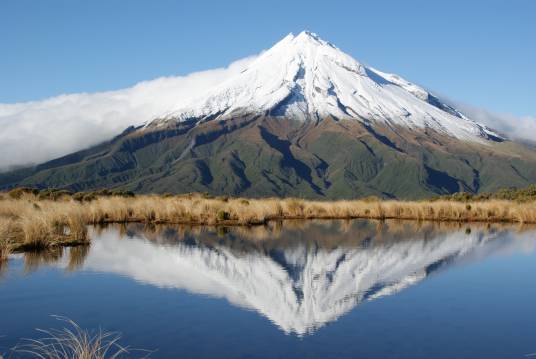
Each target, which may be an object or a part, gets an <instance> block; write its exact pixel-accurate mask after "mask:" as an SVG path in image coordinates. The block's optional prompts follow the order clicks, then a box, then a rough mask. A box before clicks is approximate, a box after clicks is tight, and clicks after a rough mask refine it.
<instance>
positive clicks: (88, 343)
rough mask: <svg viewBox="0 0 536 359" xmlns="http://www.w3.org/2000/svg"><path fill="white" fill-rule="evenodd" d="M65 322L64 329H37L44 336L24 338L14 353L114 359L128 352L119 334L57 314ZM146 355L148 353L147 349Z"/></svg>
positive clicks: (60, 358) (53, 358)
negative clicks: (92, 328) (84, 326)
mask: <svg viewBox="0 0 536 359" xmlns="http://www.w3.org/2000/svg"><path fill="white" fill-rule="evenodd" d="M56 319H58V320H60V321H62V322H64V323H65V325H66V326H65V327H64V328H62V329H48V330H43V329H37V331H39V332H40V333H42V334H43V335H44V337H43V338H40V339H23V341H22V342H21V344H19V345H18V346H16V347H15V348H13V351H14V352H15V353H20V354H24V355H30V356H32V357H36V358H41V359H114V358H119V357H121V356H123V355H127V354H129V351H128V350H127V348H125V347H123V346H121V345H120V344H119V340H120V339H121V336H120V335H119V334H118V333H113V332H104V331H102V330H98V331H96V332H89V331H87V330H84V329H82V328H80V326H78V324H76V323H75V322H74V321H72V320H70V319H67V318H63V317H56ZM144 354H145V355H143V357H147V356H148V352H145V353H144Z"/></svg>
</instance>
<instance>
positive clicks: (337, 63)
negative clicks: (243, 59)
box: [0, 32, 536, 199]
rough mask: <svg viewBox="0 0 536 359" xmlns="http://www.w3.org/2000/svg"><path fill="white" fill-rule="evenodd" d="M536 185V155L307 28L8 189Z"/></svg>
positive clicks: (424, 192)
mask: <svg viewBox="0 0 536 359" xmlns="http://www.w3.org/2000/svg"><path fill="white" fill-rule="evenodd" d="M535 182H536V151H534V150H533V149H531V148H528V147H525V146H523V145H522V144H517V143H514V142H512V141H510V140H508V139H507V138H505V137H503V136H501V135H500V134H498V133H496V132H494V131H493V130H492V129H489V128H487V127H486V126H484V125H482V124H479V123H477V122H475V121H473V120H471V119H470V118H468V117H466V116H464V115H463V114H462V113H461V112H459V111H458V110H456V109H455V108H453V107H452V106H450V105H448V104H447V103H445V102H444V101H442V100H441V99H440V98H438V97H437V96H435V95H433V94H431V93H430V92H429V91H427V90H425V89H424V88H422V87H420V86H418V85H415V84H413V83H411V82H409V81H407V80H405V79H403V78H401V77H400V76H397V75H394V74H388V73H384V72H381V71H378V70H376V69H374V68H372V67H367V66H365V65H363V64H361V63H359V62H358V61H356V60H354V59H353V58H352V57H351V56H349V55H347V54H345V53H344V52H342V51H341V50H339V49H338V48H337V47H335V46H334V45H332V44H330V43H329V42H326V41H324V40H322V39H320V38H319V37H318V36H317V35H315V34H313V33H310V32H302V33H300V34H299V35H297V36H294V35H292V34H290V35H288V36H286V37H285V38H284V39H282V40H281V41H279V42H278V43H277V44H275V45H274V46H273V47H272V48H270V49H269V50H267V51H265V52H263V53H261V54H260V55H259V56H258V57H257V58H255V59H254V60H253V61H251V62H250V63H249V64H248V65H247V66H246V67H245V68H244V70H243V71H241V72H240V73H238V74H237V75H235V76H234V77H231V78H229V79H227V80H225V81H224V82H222V83H220V84H219V85H218V86H216V87H214V88H211V89H208V90H207V91H206V92H205V93H204V94H203V95H202V96H200V97H197V98H194V99H192V100H189V101H186V102H183V103H182V105H180V106H178V108H177V109H176V110H175V111H172V112H170V113H168V114H165V115H163V116H160V117H159V118H155V119H154V120H152V121H149V122H148V123H146V124H145V125H143V126H140V127H137V128H134V127H132V128H129V129H127V130H125V131H124V132H123V133H122V134H121V135H119V136H117V137H116V138H114V139H112V140H111V141H109V142H106V143H103V144H101V145H98V146H95V147H92V148H89V149H87V150H83V151H80V152H76V153H73V154H71V155H68V156H65V157H62V158H59V159H56V160H53V161H49V162H47V163H44V164H41V165H38V166H36V167H32V168H26V169H22V170H17V171H14V172H9V173H5V174H3V175H1V176H0V187H1V188H10V187H14V186H20V185H24V186H36V187H61V188H68V189H71V190H75V191H78V190H91V189H96V188H102V187H108V188H111V187H113V188H118V189H125V190H132V191H135V192H156V193H163V192H173V193H178V192H192V191H202V192H209V193H211V194H227V195H242V196H254V197H257V196H298V197H309V198H330V199H333V198H350V197H359V196H366V195H377V196H381V197H389V198H423V197H426V196H430V195H434V194H446V193H452V192H457V191H467V192H473V193H476V192H481V191H492V190H496V189H498V188H500V187H521V186H526V185H529V184H531V183H535Z"/></svg>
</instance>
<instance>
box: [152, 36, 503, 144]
mask: <svg viewBox="0 0 536 359" xmlns="http://www.w3.org/2000/svg"><path fill="white" fill-rule="evenodd" d="M243 114H248V115H249V114H264V115H269V116H272V117H282V118H291V119H296V120H302V121H307V120H317V121H318V120H321V119H322V118H326V117H332V118H334V119H336V120H343V119H351V120H358V121H361V122H363V123H366V124H367V125H372V124H374V123H377V122H379V123H386V124H388V125H394V126H404V127H409V128H420V129H426V128H431V129H434V130H436V131H438V132H440V133H444V134H446V135H450V136H454V137H457V138H460V139H466V140H479V139H484V138H488V137H490V136H493V137H499V136H498V135H497V134H496V133H494V132H492V131H491V130H489V129H488V128H486V127H485V126H483V125H480V124H478V123H476V122H474V121H472V120H470V119H468V118H467V117H465V116H464V115H463V114H461V113H460V112H458V111H457V110H456V109H454V108H452V107H451V106H449V105H447V104H445V103H443V102H441V101H440V100H439V99H438V98H437V97H435V96H434V95H432V94H431V93H429V92H428V91H426V90H425V89H424V88H422V87H420V86H418V85H416V84H413V83H411V82H409V81H407V80H405V79H403V78H402V77H400V76H398V75H394V74H388V73H384V72H381V71H378V70H376V69H374V68H372V67H367V66H364V65H362V64H361V63H359V62H358V61H356V60H355V59H354V58H352V57H351V56H349V55H348V54H346V53H344V52H343V51H341V50H340V49H338V48H337V47H335V46H334V45H332V44H331V43H329V42H327V41H324V40H322V39H321V38H320V37H319V36H318V35H316V34H314V33H312V32H309V31H303V32H301V33H300V34H298V35H296V36H295V35H293V34H289V35H287V36H286V37H285V38H283V39H282V40H281V41H279V42H278V43H277V44H275V45H274V46H273V47H272V48H270V49H269V50H267V51H265V52H263V53H261V54H260V55H259V56H258V57H257V58H256V59H255V60H254V61H252V62H251V63H250V64H249V65H248V66H247V67H246V68H245V69H244V70H243V71H242V72H241V73H240V74H238V75H236V76H234V77H233V78H230V79H228V80H227V81H225V82H223V83H221V84H220V85H219V86H217V87H215V88H212V89H210V90H208V91H207V92H206V93H205V94H204V95H203V96H201V97H199V98H196V99H193V100H191V101H189V102H188V103H186V104H184V105H183V106H181V108H180V109H179V110H177V111H174V112H172V113H170V114H168V115H166V116H164V117H163V118H159V119H157V120H155V121H153V123H152V124H150V125H154V126H159V125H163V124H165V123H167V122H170V121H184V120H188V119H196V120H199V121H203V120H207V119H215V118H218V119H226V118H230V117H233V116H239V115H243Z"/></svg>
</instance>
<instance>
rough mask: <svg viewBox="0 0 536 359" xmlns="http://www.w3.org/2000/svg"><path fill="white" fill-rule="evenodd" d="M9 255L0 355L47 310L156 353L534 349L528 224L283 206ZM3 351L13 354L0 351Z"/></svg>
mask: <svg viewBox="0 0 536 359" xmlns="http://www.w3.org/2000/svg"><path fill="white" fill-rule="evenodd" d="M91 232H92V236H93V238H94V239H93V241H92V244H91V246H90V247H76V248H71V249H63V250H56V251H49V252H43V253H34V254H25V255H14V256H13V257H12V258H11V259H10V261H9V263H8V265H7V267H4V268H3V273H2V274H1V275H0V354H1V353H4V354H9V348H10V347H12V346H14V345H15V344H17V342H18V341H19V339H20V338H32V337H36V334H37V333H36V332H35V328H51V327H58V325H59V323H58V322H57V321H56V320H55V319H53V318H52V317H51V315H52V314H55V315H63V316H66V317H69V318H71V319H73V320H75V321H76V322H77V323H78V324H80V326H82V327H84V328H88V329H91V328H99V327H101V328H104V329H106V330H111V331H119V332H121V333H122V343H123V344H126V345H129V346H130V347H134V348H143V349H148V350H155V352H154V353H153V354H152V355H151V357H152V358H178V357H199V358H212V357H232V358H273V357H318V358H329V357H337V358H341V357H348V358H530V357H534V358H536V305H535V304H536V252H535V249H536V231H535V230H534V228H519V227H503V226H497V225H492V226H487V225H467V224H449V225H445V224H443V225H437V224H418V223H413V222H383V223H382V222H373V221H363V220H355V221H286V222H283V223H271V224H270V225H268V226H265V227H253V228H227V229H224V228H219V229H217V228H208V227H193V228H190V227H152V228H147V227H143V226H141V225H129V226H127V227H125V226H110V227H107V228H92V229H91ZM6 356H8V355H6Z"/></svg>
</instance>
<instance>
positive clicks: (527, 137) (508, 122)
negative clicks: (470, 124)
mask: <svg viewBox="0 0 536 359" xmlns="http://www.w3.org/2000/svg"><path fill="white" fill-rule="evenodd" d="M454 106H455V107H456V108H457V109H459V110H460V111H461V112H462V113H464V114H465V115H466V116H468V117H469V118H471V119H473V120H475V121H477V122H480V123H483V124H485V125H487V126H488V127H490V128H492V129H494V130H496V131H497V132H499V133H501V134H503V135H505V136H506V137H508V138H510V139H512V140H519V141H523V142H530V143H532V144H536V118H535V117H531V116H522V117H518V116H514V115H511V114H505V113H494V112H491V111H488V110H486V109H484V108H478V107H475V106H471V105H467V104H463V103H455V104H454Z"/></svg>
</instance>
